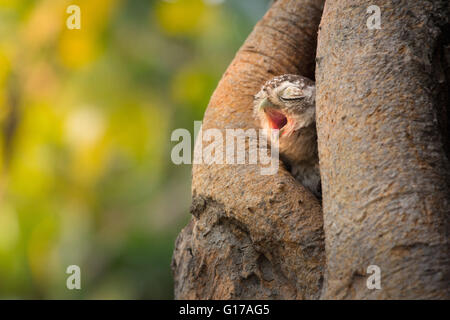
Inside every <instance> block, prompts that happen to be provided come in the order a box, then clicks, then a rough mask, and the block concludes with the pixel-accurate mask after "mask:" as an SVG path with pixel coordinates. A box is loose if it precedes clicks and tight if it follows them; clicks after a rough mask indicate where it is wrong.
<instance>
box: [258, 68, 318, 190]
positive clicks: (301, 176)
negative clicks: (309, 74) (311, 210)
mask: <svg viewBox="0 0 450 320" xmlns="http://www.w3.org/2000/svg"><path fill="white" fill-rule="evenodd" d="M315 94H316V88H315V85H314V81H312V80H310V79H308V78H305V77H302V76H299V75H294V74H285V75H281V76H277V77H275V78H273V79H271V80H269V81H267V82H266V83H265V84H264V85H263V87H262V88H261V90H260V91H259V92H258V93H257V94H256V95H255V97H254V114H255V117H256V119H257V121H258V122H259V124H260V125H261V127H262V128H263V129H264V132H266V135H267V139H268V141H269V142H270V141H271V136H272V135H271V134H270V131H271V130H273V129H278V130H279V138H278V139H279V140H278V143H279V153H280V157H281V160H282V161H283V162H284V163H285V164H286V165H287V166H288V167H289V168H290V171H291V173H292V175H293V176H294V177H295V178H296V179H297V181H298V182H300V183H301V184H302V185H303V186H304V187H306V188H307V189H308V190H310V191H311V192H312V193H313V194H314V195H315V196H316V197H318V198H319V199H320V198H321V196H322V195H321V184H320V170H319V157H318V152H317V131H316V122H315V113H316V112H315V109H316V108H315Z"/></svg>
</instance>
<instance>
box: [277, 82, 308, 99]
mask: <svg viewBox="0 0 450 320" xmlns="http://www.w3.org/2000/svg"><path fill="white" fill-rule="evenodd" d="M304 97H305V96H304V95H303V91H302V90H301V89H300V88H299V87H295V86H289V87H287V88H286V89H284V90H283V92H281V94H280V99H281V100H285V101H288V100H300V99H303V98H304Z"/></svg>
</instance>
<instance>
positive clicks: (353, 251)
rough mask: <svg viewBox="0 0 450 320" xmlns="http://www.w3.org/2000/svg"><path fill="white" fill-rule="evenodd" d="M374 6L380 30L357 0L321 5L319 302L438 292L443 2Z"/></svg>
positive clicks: (444, 245)
mask: <svg viewBox="0 0 450 320" xmlns="http://www.w3.org/2000/svg"><path fill="white" fill-rule="evenodd" d="M372 4H374V5H378V6H379V7H380V9H381V29H380V30H369V29H368V28H367V26H366V20H367V18H368V16H369V14H367V13H366V9H367V7H368V6H369V4H368V3H367V1H363V0H328V1H327V2H326V5H325V9H324V13H323V18H322V21H321V27H320V32H319V41H318V50H317V67H316V83H317V121H318V142H319V156H320V167H321V175H322V186H323V192H324V201H323V206H324V228H325V235H326V252H327V275H326V285H325V292H324V298H333V299H341V298H349V299H360V298H363V299H365V298H378V299H390V298H394V299H395V298H411V299H418V298H422V299H426V298H441V299H442V298H446V299H448V298H450V295H449V287H450V286H449V266H450V260H449V233H448V232H449V214H450V188H449V181H450V176H449V153H448V150H449V148H448V146H449V145H448V143H449V140H448V139H449V138H448V136H446V134H447V135H448V108H449V101H450V100H449V95H448V92H449V91H448V90H449V80H450V79H449V76H450V73H449V72H448V71H449V69H448V66H449V65H448V54H449V47H448V45H449V42H448V36H449V34H448V31H449V30H450V29H449V26H448V22H449V21H448V19H449V16H450V14H449V7H448V6H449V2H448V0H434V1H432V0H424V1H406V0H403V1H394V0H390V1H381V0H380V1H371V2H370V5H372ZM446 32H447V33H446ZM446 57H447V60H446ZM446 121H447V122H446ZM445 150H447V151H445ZM369 265H377V266H379V267H380V269H381V286H382V289H381V290H368V289H367V287H366V279H367V275H366V269H367V267H368V266H369Z"/></svg>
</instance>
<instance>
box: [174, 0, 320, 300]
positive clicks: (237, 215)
mask: <svg viewBox="0 0 450 320" xmlns="http://www.w3.org/2000/svg"><path fill="white" fill-rule="evenodd" d="M322 6H323V1H320V0H279V1H277V2H275V4H274V5H273V6H272V8H271V9H270V10H269V11H268V12H267V14H266V15H265V16H264V18H263V19H262V20H261V21H260V22H259V23H258V24H257V25H256V27H255V29H254V31H253V32H252V33H251V34H250V36H249V37H248V39H247V40H246V41H245V43H244V45H243V46H242V48H241V49H240V50H239V52H238V53H237V55H236V57H235V59H234V60H233V61H232V63H231V65H230V66H229V68H228V69H227V71H226V72H225V74H224V76H223V78H222V80H221V81H220V83H219V85H218V87H217V89H216V91H215V92H214V94H213V96H212V98H211V101H210V103H209V105H208V108H207V110H206V113H205V116H204V120H203V130H204V131H205V130H206V129H209V128H217V129H220V130H222V132H224V129H227V128H242V129H248V128H256V127H257V124H256V121H255V119H254V117H253V115H252V105H253V95H254V94H256V93H257V92H258V91H259V89H260V87H261V86H262V84H263V83H264V82H265V81H266V80H268V79H270V78H272V77H273V76H275V75H280V74H285V73H295V74H301V75H304V76H307V77H310V78H312V77H313V76H314V65H315V63H314V57H315V49H316V36H317V28H318V25H319V22H320V17H321V13H322ZM247 148H248V145H247ZM192 196H193V203H192V208H191V212H192V214H193V218H192V220H191V222H190V223H189V225H188V226H187V227H186V228H185V229H184V230H183V231H182V232H181V234H180V235H179V237H178V239H177V243H176V248H175V252H174V258H173V263H172V268H173V271H174V278H175V298H177V299H245V298H247V299H302V298H309V299H313V298H318V297H319V296H320V291H321V288H322V280H323V272H324V264H325V260H324V236H323V221H322V212H321V206H320V204H319V202H318V201H317V200H316V199H315V198H314V196H312V195H311V194H310V193H309V192H308V191H306V190H305V189H304V188H303V187H302V186H300V185H299V184H298V183H297V182H296V181H295V180H294V179H293V177H292V176H291V175H290V174H289V172H287V171H286V169H285V168H283V167H280V169H279V170H278V172H277V173H276V174H275V175H261V174H260V166H259V165H248V164H247V165H227V164H223V165H219V164H213V165H206V164H197V165H194V166H193V177H192Z"/></svg>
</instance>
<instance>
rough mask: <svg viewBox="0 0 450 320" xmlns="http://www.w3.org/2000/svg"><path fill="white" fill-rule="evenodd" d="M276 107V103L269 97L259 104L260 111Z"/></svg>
mask: <svg viewBox="0 0 450 320" xmlns="http://www.w3.org/2000/svg"><path fill="white" fill-rule="evenodd" d="M274 107H275V105H274V104H273V103H272V102H270V101H269V99H267V98H264V100H263V101H261V103H260V104H259V106H258V111H262V110H264V109H266V108H274Z"/></svg>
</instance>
